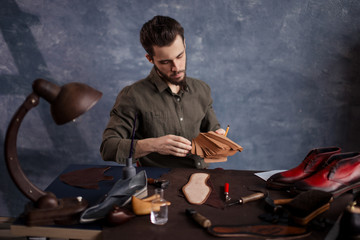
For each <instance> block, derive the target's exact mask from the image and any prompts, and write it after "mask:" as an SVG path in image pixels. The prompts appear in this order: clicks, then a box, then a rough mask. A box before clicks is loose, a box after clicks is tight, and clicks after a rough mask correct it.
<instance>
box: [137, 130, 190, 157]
mask: <svg viewBox="0 0 360 240" xmlns="http://www.w3.org/2000/svg"><path fill="white" fill-rule="evenodd" d="M190 150H191V142H190V141H189V140H187V139H186V138H184V137H180V136H175V135H166V136H162V137H158V138H146V139H142V140H138V141H137V146H136V152H135V156H134V157H135V158H139V157H143V156H145V155H147V154H149V153H152V152H157V153H159V154H162V155H174V156H177V157H185V156H186V155H187V154H188V153H189V152H190Z"/></svg>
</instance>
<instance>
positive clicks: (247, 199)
mask: <svg viewBox="0 0 360 240" xmlns="http://www.w3.org/2000/svg"><path fill="white" fill-rule="evenodd" d="M264 197H265V194H264V193H262V192H257V193H253V194H250V195H248V196H245V197H242V198H240V199H237V200H236V201H233V202H229V203H228V204H226V207H230V206H233V205H236V204H244V203H247V202H252V201H256V200H258V199H262V198H264Z"/></svg>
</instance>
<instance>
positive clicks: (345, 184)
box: [294, 152, 360, 197]
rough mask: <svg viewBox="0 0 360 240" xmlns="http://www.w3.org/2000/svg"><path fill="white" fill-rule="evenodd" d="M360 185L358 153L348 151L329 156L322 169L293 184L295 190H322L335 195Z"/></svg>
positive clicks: (359, 158) (359, 156)
mask: <svg viewBox="0 0 360 240" xmlns="http://www.w3.org/2000/svg"><path fill="white" fill-rule="evenodd" d="M358 187H360V153H357V152H349V153H340V154H335V155H333V156H331V157H330V158H329V159H328V160H327V161H326V162H325V163H324V166H323V168H322V169H320V170H319V171H318V172H316V173H315V174H313V175H312V176H310V177H308V178H306V179H303V180H301V181H298V182H296V183H295V184H294V188H295V190H297V191H307V190H314V189H316V190H322V191H325V192H331V193H332V194H333V196H334V197H337V196H339V195H341V194H343V193H345V192H347V191H349V190H353V189H355V188H358Z"/></svg>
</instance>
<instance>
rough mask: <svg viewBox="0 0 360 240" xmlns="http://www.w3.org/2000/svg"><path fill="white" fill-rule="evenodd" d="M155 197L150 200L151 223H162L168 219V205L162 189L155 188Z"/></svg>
mask: <svg viewBox="0 0 360 240" xmlns="http://www.w3.org/2000/svg"><path fill="white" fill-rule="evenodd" d="M155 194H156V195H157V198H156V199H155V200H153V201H152V202H151V213H150V220H151V223H153V224H155V225H164V224H165V223H167V221H168V205H167V202H166V200H165V199H164V189H162V188H156V189H155Z"/></svg>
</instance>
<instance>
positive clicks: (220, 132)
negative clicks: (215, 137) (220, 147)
mask: <svg viewBox="0 0 360 240" xmlns="http://www.w3.org/2000/svg"><path fill="white" fill-rule="evenodd" d="M215 133H217V134H220V135H225V130H224V129H222V128H219V129H218V130H216V131H215Z"/></svg>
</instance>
